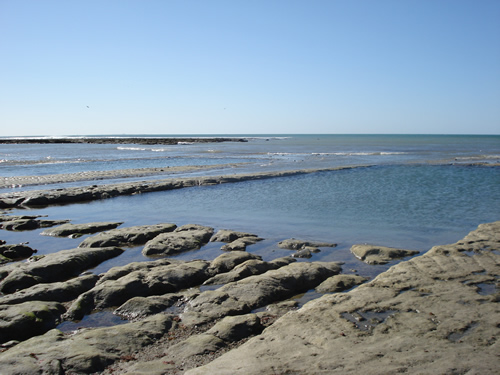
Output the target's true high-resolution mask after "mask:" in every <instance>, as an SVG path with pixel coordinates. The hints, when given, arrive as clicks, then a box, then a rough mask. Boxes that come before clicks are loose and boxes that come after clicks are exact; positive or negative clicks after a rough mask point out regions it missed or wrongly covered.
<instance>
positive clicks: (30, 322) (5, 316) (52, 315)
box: [0, 301, 65, 343]
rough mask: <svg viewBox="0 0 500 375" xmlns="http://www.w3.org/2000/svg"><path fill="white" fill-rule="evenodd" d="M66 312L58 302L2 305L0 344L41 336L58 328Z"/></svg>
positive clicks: (0, 306) (0, 309) (0, 313)
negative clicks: (62, 315) (57, 325)
mask: <svg viewBox="0 0 500 375" xmlns="http://www.w3.org/2000/svg"><path fill="white" fill-rule="evenodd" d="M64 311H65V309H64V306H63V305H61V304H60V303H57V302H41V301H29V302H22V303H19V304H15V305H3V304H0V343H5V342H7V341H10V340H26V339H28V338H30V337H33V336H36V335H41V334H43V333H45V332H47V331H48V330H49V329H52V328H54V327H55V326H56V324H57V322H58V321H59V319H60V317H61V314H62V313H63V312H64Z"/></svg>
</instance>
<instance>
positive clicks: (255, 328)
mask: <svg viewBox="0 0 500 375" xmlns="http://www.w3.org/2000/svg"><path fill="white" fill-rule="evenodd" d="M263 329H264V326H263V325H262V324H261V323H260V319H259V318H258V316H257V315H256V314H245V315H238V316H226V317H225V318H223V319H222V320H220V321H219V322H217V323H216V324H215V325H214V326H213V327H212V328H210V329H209V330H208V331H207V334H211V335H214V336H216V337H218V338H220V339H222V340H224V341H226V342H234V341H239V340H242V339H244V338H247V337H249V336H253V335H256V334H259V333H261V332H262V330H263Z"/></svg>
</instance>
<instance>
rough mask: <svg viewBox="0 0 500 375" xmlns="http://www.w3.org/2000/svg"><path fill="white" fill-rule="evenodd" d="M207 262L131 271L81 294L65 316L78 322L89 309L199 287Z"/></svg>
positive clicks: (205, 272) (205, 271)
mask: <svg viewBox="0 0 500 375" xmlns="http://www.w3.org/2000/svg"><path fill="white" fill-rule="evenodd" d="M209 264H210V263H209V262H207V261H203V260H194V261H190V262H183V263H177V264H169V265H166V266H158V267H154V268H152V269H146V270H140V271H134V272H131V273H128V274H126V275H125V276H122V277H120V278H119V279H117V280H107V281H105V282H102V283H100V284H98V285H96V286H95V287H94V288H92V289H91V290H89V291H88V292H86V293H83V294H81V295H80V296H79V297H78V298H77V300H76V301H75V302H73V304H72V305H71V307H70V308H69V309H68V312H67V313H66V314H65V318H66V319H81V318H82V317H83V316H84V315H85V314H87V313H89V312H90V311H91V310H93V309H103V308H108V307H117V306H120V305H122V304H123V303H125V302H126V301H127V300H129V299H131V298H133V297H139V296H142V297H147V296H152V295H161V294H165V293H173V292H177V291H179V290H180V289H184V288H189V287H191V286H196V285H200V284H201V283H202V282H203V281H205V280H206V279H207V277H208V275H207V273H208V272H207V270H208V266H209Z"/></svg>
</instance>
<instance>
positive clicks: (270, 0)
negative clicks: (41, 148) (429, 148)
mask: <svg viewBox="0 0 500 375" xmlns="http://www.w3.org/2000/svg"><path fill="white" fill-rule="evenodd" d="M301 133H318V134H321V133H328V134H336V133H338V134H374V133H376V134H396V133H397V134H500V1H498V0H301V1H297V0H251V1H250V0H247V1H244V0H161V1H160V0H133V1H132V0H97V1H95V0H71V1H67V0H43V1H40V0H0V136H27V135H54V136H56V135H58V136H61V135H90V134H92V135H108V134H173V135H175V134H301Z"/></svg>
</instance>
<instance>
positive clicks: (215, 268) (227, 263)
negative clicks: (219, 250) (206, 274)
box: [209, 251, 262, 276]
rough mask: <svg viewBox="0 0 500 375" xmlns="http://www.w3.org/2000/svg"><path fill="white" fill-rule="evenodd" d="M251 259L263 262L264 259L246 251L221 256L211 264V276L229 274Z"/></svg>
mask: <svg viewBox="0 0 500 375" xmlns="http://www.w3.org/2000/svg"><path fill="white" fill-rule="evenodd" d="M250 259H258V260H261V259H262V258H261V257H260V256H258V255H254V254H250V253H247V252H245V251H236V252H229V253H224V254H221V255H219V256H218V257H217V258H215V259H214V260H213V261H212V262H211V263H210V269H209V270H210V274H211V275H212V276H214V275H217V274H219V273H223V272H228V271H230V270H232V269H233V268H234V267H236V266H237V265H238V264H241V263H243V262H246V261H247V260H250Z"/></svg>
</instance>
